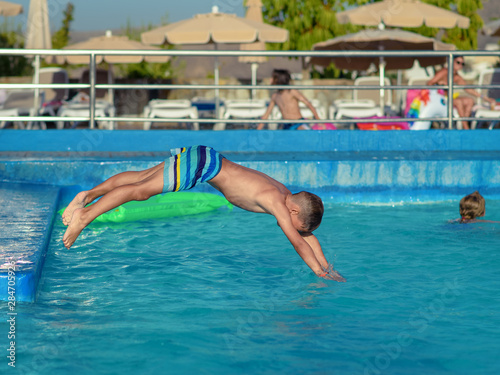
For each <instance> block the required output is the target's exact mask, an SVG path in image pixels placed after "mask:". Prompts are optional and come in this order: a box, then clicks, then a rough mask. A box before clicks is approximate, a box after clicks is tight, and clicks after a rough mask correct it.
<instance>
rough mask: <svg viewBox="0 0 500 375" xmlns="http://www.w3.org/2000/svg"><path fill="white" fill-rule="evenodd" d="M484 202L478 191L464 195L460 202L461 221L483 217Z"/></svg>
mask: <svg viewBox="0 0 500 375" xmlns="http://www.w3.org/2000/svg"><path fill="white" fill-rule="evenodd" d="M485 205H486V203H485V200H484V198H483V197H482V195H481V194H479V192H478V191H475V192H474V193H472V194H469V195H466V196H465V197H463V198H462V199H461V200H460V216H461V217H462V220H463V219H465V220H473V219H475V218H476V217H481V216H484V213H485Z"/></svg>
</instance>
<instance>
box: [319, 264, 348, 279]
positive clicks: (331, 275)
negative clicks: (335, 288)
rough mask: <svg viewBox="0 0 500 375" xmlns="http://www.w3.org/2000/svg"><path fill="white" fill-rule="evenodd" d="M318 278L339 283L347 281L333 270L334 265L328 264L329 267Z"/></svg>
mask: <svg viewBox="0 0 500 375" xmlns="http://www.w3.org/2000/svg"><path fill="white" fill-rule="evenodd" d="M318 276H319V277H322V278H323V279H325V280H335V281H338V282H339V283H345V281H346V280H345V278H344V277H343V276H342V275H341V274H340V273H338V272H337V271H335V270H334V269H333V265H331V264H328V267H327V268H326V269H325V271H324V272H323V273H321V274H320V275H318Z"/></svg>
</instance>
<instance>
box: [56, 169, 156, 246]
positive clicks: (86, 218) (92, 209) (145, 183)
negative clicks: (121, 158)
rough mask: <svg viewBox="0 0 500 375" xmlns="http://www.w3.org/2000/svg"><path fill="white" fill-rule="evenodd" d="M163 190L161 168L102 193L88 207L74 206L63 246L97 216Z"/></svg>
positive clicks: (68, 244) (75, 237)
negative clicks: (135, 180) (97, 199)
mask: <svg viewBox="0 0 500 375" xmlns="http://www.w3.org/2000/svg"><path fill="white" fill-rule="evenodd" d="M162 191H163V169H162V168H161V169H157V170H156V171H155V172H154V173H153V174H152V175H149V176H148V177H146V178H145V179H143V180H141V181H138V182H134V183H131V184H128V185H121V186H118V187H116V188H114V189H113V190H111V191H109V192H107V193H106V194H104V196H103V197H102V198H101V199H100V200H99V201H97V202H96V203H94V204H93V205H90V206H88V207H81V208H76V209H75V210H74V211H73V217H72V218H71V219H70V223H69V226H68V229H67V230H66V233H64V237H63V242H64V246H66V247H67V248H68V249H69V248H70V247H71V245H72V244H73V243H74V242H75V240H76V239H77V237H78V235H79V234H80V232H81V231H82V230H83V228H85V227H86V226H87V225H89V224H90V222H92V220H94V219H95V218H96V217H97V216H99V215H101V214H103V213H105V212H107V211H109V210H111V209H113V208H115V207H118V206H120V205H121V204H123V203H126V202H130V201H143V200H146V199H148V198H150V197H151V196H153V195H157V194H160V193H162Z"/></svg>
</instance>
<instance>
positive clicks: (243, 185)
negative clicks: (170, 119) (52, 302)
mask: <svg viewBox="0 0 500 375" xmlns="http://www.w3.org/2000/svg"><path fill="white" fill-rule="evenodd" d="M171 154H172V156H170V157H169V158H168V159H166V160H165V161H164V162H162V163H160V164H158V165H157V166H155V167H152V168H150V169H146V170H143V171H137V172H123V173H119V174H117V175H115V176H112V177H111V178H109V179H108V180H106V181H104V182H103V183H102V184H100V185H98V186H96V187H94V188H93V189H91V190H88V191H82V192H80V193H78V194H77V195H76V196H75V198H73V200H72V201H71V203H70V204H69V205H68V207H67V208H66V210H65V211H64V212H63V215H62V219H63V223H64V224H65V225H68V229H67V230H66V233H65V234H64V236H63V242H64V246H66V247H67V248H68V249H69V248H70V247H71V245H73V243H74V242H75V240H76V239H77V237H78V235H79V234H80V233H81V231H82V230H83V229H84V228H85V227H86V226H87V225H89V224H90V223H91V222H92V221H93V220H94V219H95V218H96V217H98V216H99V215H101V214H103V213H105V212H107V211H109V210H111V209H113V208H115V207H118V206H120V205H122V204H124V203H126V202H129V201H134V200H135V201H141V200H146V199H148V198H150V197H151V196H153V195H157V194H161V193H167V192H175V191H180V190H188V189H191V188H192V187H194V186H196V185H197V184H199V183H202V182H208V183H209V184H210V185H212V186H213V187H214V188H215V189H217V190H219V191H220V192H221V193H222V194H223V195H224V196H225V197H226V199H227V200H228V201H229V202H231V203H232V204H234V205H235V206H238V207H240V208H242V209H244V210H247V211H251V212H257V213H266V214H270V215H273V216H274V217H275V218H276V220H277V221H278V225H279V226H280V228H281V230H282V231H283V233H284V234H285V235H286V237H287V238H288V240H289V241H290V242H291V244H292V245H293V247H294V249H295V250H296V251H297V253H298V254H299V256H300V257H301V258H302V259H303V261H304V262H305V263H306V264H307V265H308V266H309V268H311V270H312V271H313V272H314V273H315V274H316V275H317V276H319V277H323V278H325V279H328V280H336V281H345V279H344V278H343V277H342V276H341V275H340V274H338V273H337V272H336V271H335V270H334V269H333V267H332V265H330V264H328V262H327V260H326V258H325V256H324V254H323V251H322V249H321V246H320V244H319V241H318V240H317V238H316V237H315V236H314V235H313V234H312V231H314V230H315V229H316V228H317V227H318V226H319V225H320V223H321V219H322V217H323V211H324V209H323V203H322V201H321V199H320V198H319V197H318V196H316V195H314V194H311V193H308V192H304V191H302V192H300V193H296V194H292V193H291V192H290V190H288V189H287V188H286V187H285V186H284V185H283V184H281V183H279V182H278V181H276V180H274V179H273V178H271V177H269V176H267V175H266V174H264V173H261V172H258V171H256V170H253V169H250V168H246V167H244V166H241V165H239V164H236V163H233V162H231V161H229V160H227V159H226V158H225V157H223V156H222V155H221V154H219V153H218V152H217V151H215V150H214V149H212V148H210V147H206V146H192V147H187V148H181V149H174V150H171ZM99 197H102V198H101V199H99V200H98V201H97V202H95V203H94V204H92V205H90V206H88V207H87V205H88V204H90V203H91V202H93V201H94V200H95V199H97V198H99Z"/></svg>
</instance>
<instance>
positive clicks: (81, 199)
mask: <svg viewBox="0 0 500 375" xmlns="http://www.w3.org/2000/svg"><path fill="white" fill-rule="evenodd" d="M86 198H87V192H86V191H81V192H79V193H78V194H77V195H76V196H75V197H74V198H73V200H72V201H71V203H70V204H69V205H68V207H66V209H65V210H64V212H63V214H62V222H63V224H64V225H69V224H70V223H71V218H72V217H73V212H75V210H76V209H77V208H83V207H85V206H86V202H85V199H86Z"/></svg>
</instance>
